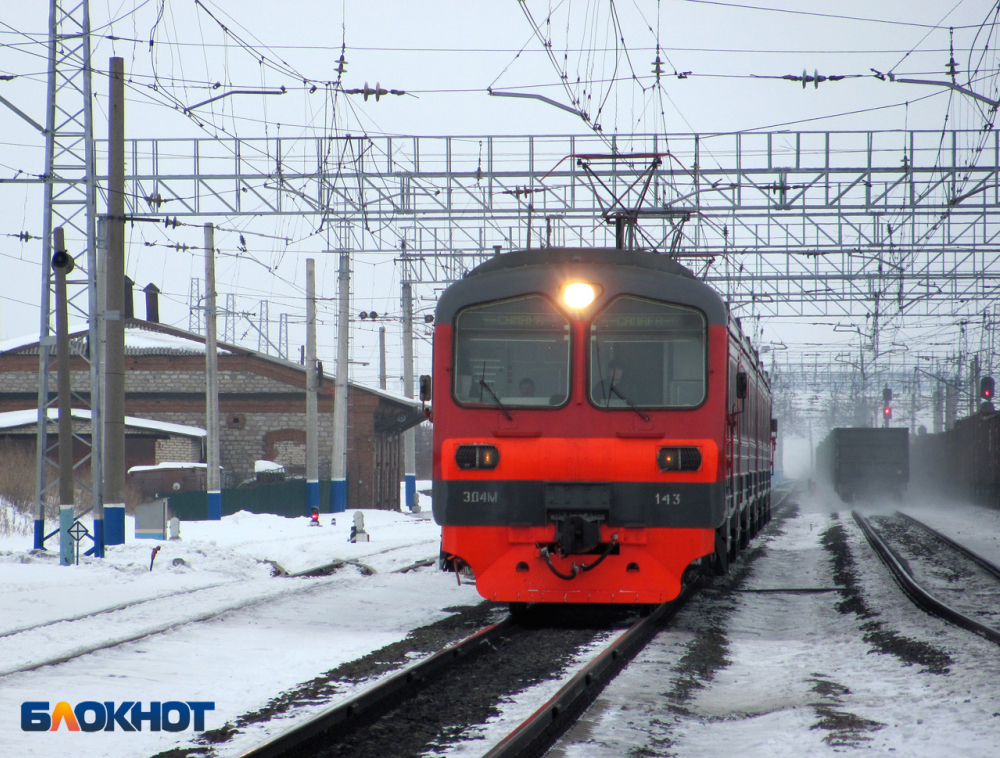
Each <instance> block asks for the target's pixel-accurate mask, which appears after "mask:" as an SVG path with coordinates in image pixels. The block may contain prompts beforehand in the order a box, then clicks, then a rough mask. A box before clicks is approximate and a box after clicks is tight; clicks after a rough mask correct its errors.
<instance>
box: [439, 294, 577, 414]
mask: <svg viewBox="0 0 1000 758" xmlns="http://www.w3.org/2000/svg"><path fill="white" fill-rule="evenodd" d="M569 356H570V328H569V321H568V320H567V319H566V317H565V316H563V315H562V314H561V313H560V312H559V311H558V310H556V308H555V306H554V305H552V303H551V302H549V301H548V300H547V299H545V298H544V297H542V296H540V295H531V296H528V297H519V298H516V299H513V300H503V301H500V302H496V303H488V304H486V305H475V306H472V307H470V308H465V309H464V310H462V311H461V312H460V313H459V314H458V318H457V319H456V321H455V374H454V377H455V384H454V392H455V399H456V400H457V401H458V402H460V403H464V404H472V405H490V406H494V407H501V408H507V407H535V406H538V407H551V406H557V405H562V404H563V403H565V402H566V400H567V399H568V398H569Z"/></svg>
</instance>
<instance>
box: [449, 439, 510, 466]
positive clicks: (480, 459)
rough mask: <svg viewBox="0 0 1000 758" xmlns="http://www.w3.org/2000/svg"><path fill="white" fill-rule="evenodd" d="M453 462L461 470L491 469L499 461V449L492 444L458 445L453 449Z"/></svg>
mask: <svg viewBox="0 0 1000 758" xmlns="http://www.w3.org/2000/svg"><path fill="white" fill-rule="evenodd" d="M455 463H456V464H457V465H458V467H459V468H460V469H462V470H463V471H469V470H470V469H486V470H490V471H491V470H493V469H495V468H496V467H497V465H498V464H499V463H500V451H499V450H498V449H497V448H496V447H494V446H493V445H459V446H458V450H456V451H455Z"/></svg>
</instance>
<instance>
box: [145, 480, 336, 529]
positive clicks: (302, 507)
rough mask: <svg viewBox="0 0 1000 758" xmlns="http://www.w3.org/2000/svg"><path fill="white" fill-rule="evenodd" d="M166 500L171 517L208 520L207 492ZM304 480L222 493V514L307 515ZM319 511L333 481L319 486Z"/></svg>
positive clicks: (326, 503)
mask: <svg viewBox="0 0 1000 758" xmlns="http://www.w3.org/2000/svg"><path fill="white" fill-rule="evenodd" d="M157 497H165V498H167V507H168V508H169V509H170V514H171V515H172V516H176V517H177V518H179V519H180V520H181V521H204V520H206V519H207V518H208V493H206V492H179V493H175V494H162V495H157ZM306 503H307V500H306V482H305V479H293V480H291V481H287V482H277V483H275V484H261V485H258V486H255V487H240V488H239V489H227V490H222V515H223V516H231V515H233V514H234V513H237V512H239V511H249V512H250V513H273V514H275V515H276V516H287V517H289V518H295V517H298V516H306V515H308V508H307V505H306ZM319 503H320V510H321V511H323V512H324V513H325V512H326V510H327V509H328V507H329V503H330V482H329V481H325V482H320V483H319Z"/></svg>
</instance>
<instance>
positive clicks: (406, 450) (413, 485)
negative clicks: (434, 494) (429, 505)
mask: <svg viewBox="0 0 1000 758" xmlns="http://www.w3.org/2000/svg"><path fill="white" fill-rule="evenodd" d="M402 286H403V297H402V300H403V303H402V305H403V393H404V394H405V395H406V396H407V397H410V398H412V397H413V285H412V284H411V283H410V282H408V281H404V282H403V283H402ZM415 435H416V430H415V429H414V428H413V427H410V428H409V429H407V430H406V431H405V432H403V476H404V481H405V483H406V484H405V486H406V507H407V508H408V509H409V510H410V511H416V510H419V508H418V507H417V442H416V436H415Z"/></svg>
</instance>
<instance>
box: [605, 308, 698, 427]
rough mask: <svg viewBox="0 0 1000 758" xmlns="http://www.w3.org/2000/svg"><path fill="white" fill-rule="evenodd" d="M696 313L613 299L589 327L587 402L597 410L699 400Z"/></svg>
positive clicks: (690, 404) (691, 403)
mask: <svg viewBox="0 0 1000 758" xmlns="http://www.w3.org/2000/svg"><path fill="white" fill-rule="evenodd" d="M706 333H707V330H706V322H705V317H704V315H702V313H701V312H700V311H697V310H695V309H694V308H686V307H684V306H680V305H669V304H667V303H659V302H656V301H653V300H645V299H641V298H637V297H619V298H617V299H616V300H614V301H612V302H611V304H610V305H609V306H608V307H607V308H605V309H604V311H603V312H602V313H601V314H600V315H599V316H597V318H595V319H594V321H593V323H592V324H591V327H590V400H591V402H592V403H593V404H594V405H596V406H598V407H600V408H614V409H618V408H622V409H626V410H627V409H629V408H633V407H638V408H693V407H695V406H697V405H701V403H702V401H703V400H704V399H705V386H706V374H707V367H708V359H707V351H706V343H707V339H706Z"/></svg>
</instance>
